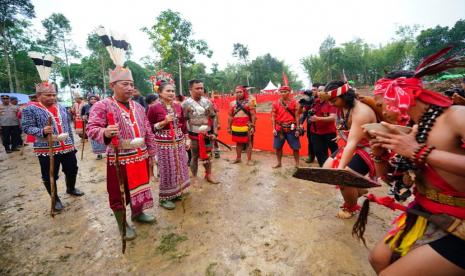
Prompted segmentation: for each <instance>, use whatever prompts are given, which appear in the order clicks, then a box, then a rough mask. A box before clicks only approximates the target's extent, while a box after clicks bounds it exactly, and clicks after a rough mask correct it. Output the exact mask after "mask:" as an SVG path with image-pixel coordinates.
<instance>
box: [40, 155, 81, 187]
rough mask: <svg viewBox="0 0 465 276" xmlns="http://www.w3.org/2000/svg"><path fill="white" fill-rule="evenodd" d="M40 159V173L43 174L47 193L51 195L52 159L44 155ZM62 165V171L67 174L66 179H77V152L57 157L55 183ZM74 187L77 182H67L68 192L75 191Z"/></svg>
mask: <svg viewBox="0 0 465 276" xmlns="http://www.w3.org/2000/svg"><path fill="white" fill-rule="evenodd" d="M38 157H39V163H40V172H41V174H42V180H43V181H44V185H45V188H47V191H48V192H49V193H50V157H48V156H42V155H40V156H38ZM60 165H61V166H62V171H63V173H64V174H65V176H66V178H76V175H77V172H78V166H77V159H76V151H72V152H68V153H64V154H56V155H55V166H54V174H55V181H57V180H58V170H59V169H60ZM74 185H75V181H66V189H67V190H73V189H74ZM69 186H73V187H69Z"/></svg>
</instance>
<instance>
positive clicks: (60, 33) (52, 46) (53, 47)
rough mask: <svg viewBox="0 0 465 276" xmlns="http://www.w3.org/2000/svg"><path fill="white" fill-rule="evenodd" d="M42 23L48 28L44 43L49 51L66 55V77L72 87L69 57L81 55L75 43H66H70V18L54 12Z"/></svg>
mask: <svg viewBox="0 0 465 276" xmlns="http://www.w3.org/2000/svg"><path fill="white" fill-rule="evenodd" d="M42 25H43V26H44V28H45V30H46V33H45V41H44V44H45V45H46V46H47V47H48V51H49V52H50V53H52V54H55V55H58V56H61V55H64V61H65V66H66V78H67V79H68V86H69V87H70V88H71V74H70V69H69V59H68V58H69V56H74V57H79V53H78V52H77V50H76V49H75V47H74V45H67V44H66V43H68V44H70V40H69V38H68V36H69V34H70V33H71V24H70V22H69V20H68V18H66V17H65V16H64V15H63V14H61V13H52V15H50V16H49V17H48V18H46V19H44V20H42ZM70 46H71V47H70ZM71 97H73V95H71Z"/></svg>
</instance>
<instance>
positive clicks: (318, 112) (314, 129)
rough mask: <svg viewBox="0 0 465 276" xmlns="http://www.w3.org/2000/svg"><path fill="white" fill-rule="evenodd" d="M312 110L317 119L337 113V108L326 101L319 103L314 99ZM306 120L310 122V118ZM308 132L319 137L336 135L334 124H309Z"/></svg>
mask: <svg viewBox="0 0 465 276" xmlns="http://www.w3.org/2000/svg"><path fill="white" fill-rule="evenodd" d="M312 109H313V110H314V111H315V116H317V117H328V116H329V115H330V114H336V112H337V107H335V106H332V105H330V104H329V103H328V102H326V101H324V102H321V101H320V99H316V101H315V105H313V108H312ZM307 120H310V118H307ZM308 122H310V121H308ZM310 132H311V133H315V134H320V135H322V134H329V133H336V122H334V121H333V122H321V121H319V122H311V125H310Z"/></svg>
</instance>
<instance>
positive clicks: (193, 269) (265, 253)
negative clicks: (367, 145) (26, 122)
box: [0, 145, 394, 275]
mask: <svg viewBox="0 0 465 276" xmlns="http://www.w3.org/2000/svg"><path fill="white" fill-rule="evenodd" d="M87 146H88V145H87ZM78 156H79V157H80V155H78ZM79 157H78V158H79ZM233 157H234V156H233V153H232V152H223V153H222V156H221V158H220V159H215V160H214V165H213V166H214V175H215V177H216V178H218V179H220V180H221V181H222V183H221V184H219V185H210V184H207V183H205V182H204V181H203V180H198V181H197V184H196V185H195V186H194V187H192V188H191V189H190V195H189V196H188V197H187V199H186V201H185V205H186V212H185V213H183V211H182V208H181V204H180V203H177V208H176V209H175V210H173V211H167V210H164V209H161V208H159V207H158V206H156V207H154V208H153V209H151V210H150V213H152V214H155V215H156V217H157V223H156V224H154V225H141V224H137V223H136V224H135V228H136V231H137V234H138V237H137V239H136V240H134V241H131V242H128V248H127V251H126V254H125V255H122V254H121V244H120V239H119V236H118V230H117V226H116V222H115V219H114V217H113V214H112V212H111V210H110V208H109V207H108V201H107V193H106V184H105V173H106V171H105V160H95V156H94V155H93V154H91V153H90V151H89V150H88V149H86V151H85V157H84V160H83V161H81V160H79V175H78V183H77V187H78V188H80V189H81V190H83V191H84V192H86V195H85V196H84V197H80V198H73V197H69V196H67V195H66V194H65V185H64V176H62V177H61V178H60V179H59V180H58V181H57V184H58V191H59V195H60V197H61V199H62V202H63V203H64V205H65V210H64V211H63V212H62V213H60V214H58V215H57V216H56V217H55V218H54V219H52V218H51V217H50V216H49V215H48V206H49V197H48V195H47V194H46V192H45V188H44V187H43V185H42V183H41V180H40V173H39V165H38V161H37V158H36V157H34V156H33V154H32V152H31V147H27V148H26V150H25V152H24V155H23V156H21V155H20V154H19V153H17V152H15V153H13V154H10V155H6V154H5V153H4V152H2V153H0V183H1V185H0V190H1V192H0V225H1V227H0V234H1V238H0V247H1V248H2V253H1V254H0V274H1V275H31V274H34V275H40V274H47V275H79V274H84V275H129V274H130V275H374V273H373V271H372V269H371V267H370V265H369V263H368V261H367V255H368V249H366V248H365V247H364V246H363V245H362V244H361V243H359V242H358V241H356V240H355V239H353V238H352V236H351V228H352V225H353V223H354V219H351V220H346V221H341V220H339V219H336V218H335V216H334V215H335V213H336V212H337V210H338V206H339V205H340V204H341V197H340V195H339V192H338V190H336V189H335V188H334V187H333V186H329V185H321V184H315V183H311V182H306V181H302V180H297V179H293V178H291V177H290V176H291V174H292V172H293V169H292V161H291V159H290V158H285V159H284V167H283V168H280V169H277V170H273V169H271V165H272V164H273V163H274V161H275V159H274V155H272V154H271V153H263V152H260V153H254V159H255V160H256V161H255V165H254V166H246V165H245V164H244V163H242V164H236V165H231V164H229V161H230V160H231V159H233ZM199 175H200V174H199ZM154 183H155V182H154ZM154 187H156V185H155V184H154ZM155 189H156V188H155ZM383 192H384V191H383V189H382V188H378V190H377V191H376V193H378V194H382V193H383ZM157 193H158V192H157V191H155V192H154V196H155V199H156V200H157ZM371 209H372V211H371V213H372V214H371V217H370V219H369V226H368V227H367V233H366V238H367V244H368V247H369V248H371V247H372V246H373V245H374V243H375V242H376V241H377V240H378V239H379V238H381V236H382V235H383V234H384V233H385V231H386V230H387V229H388V228H389V221H390V220H391V219H392V218H393V216H394V213H392V212H391V211H387V210H386V209H384V208H382V207H378V206H374V205H372V208H371ZM128 213H129V211H128Z"/></svg>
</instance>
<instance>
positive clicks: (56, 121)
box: [21, 52, 84, 211]
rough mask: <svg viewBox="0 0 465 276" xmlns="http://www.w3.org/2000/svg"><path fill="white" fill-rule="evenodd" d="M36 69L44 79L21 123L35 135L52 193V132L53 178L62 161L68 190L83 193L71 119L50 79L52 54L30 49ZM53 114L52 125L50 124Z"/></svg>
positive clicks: (57, 203)
mask: <svg viewBox="0 0 465 276" xmlns="http://www.w3.org/2000/svg"><path fill="white" fill-rule="evenodd" d="M29 56H30V57H31V58H32V60H33V62H34V64H35V65H36V68H37V70H38V71H39V75H40V79H41V80H42V82H41V83H39V84H37V85H36V95H37V99H38V101H37V102H31V103H30V104H29V105H28V106H27V107H26V108H24V109H23V112H22V114H21V116H22V117H21V118H22V121H21V126H22V128H23V131H24V133H26V134H28V135H32V136H34V137H35V140H34V145H33V148H34V152H35V154H36V155H37V157H38V158H39V163H40V171H41V174H42V181H43V183H44V186H45V188H46V190H47V192H48V193H49V194H51V183H50V145H49V142H48V139H47V136H48V135H49V134H51V135H52V137H53V138H52V139H53V145H52V151H53V156H54V169H53V172H54V176H53V177H54V179H55V181H56V180H57V179H58V173H59V169H60V165H61V166H62V167H63V172H64V174H65V180H66V192H67V193H68V194H70V195H73V196H82V195H84V193H83V192H81V191H80V190H78V189H76V176H77V173H78V166H77V159H76V149H75V147H74V137H73V133H72V131H71V126H70V124H69V120H68V113H67V112H66V109H65V108H64V107H62V106H61V105H59V104H57V92H56V88H55V85H54V84H52V83H49V82H48V77H49V75H50V70H51V66H52V62H53V59H54V58H53V57H52V56H49V55H42V54H40V53H36V52H31V53H29ZM49 118H52V125H51V126H50V125H48V120H49ZM54 190H55V206H54V209H55V211H61V210H62V209H63V204H62V203H61V201H60V198H59V197H58V193H57V189H54Z"/></svg>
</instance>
